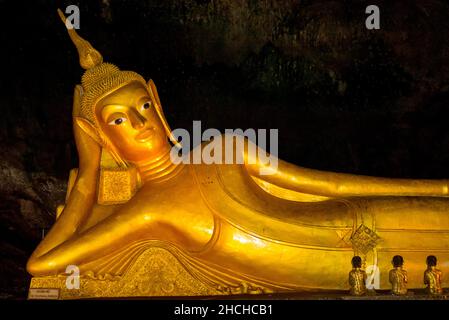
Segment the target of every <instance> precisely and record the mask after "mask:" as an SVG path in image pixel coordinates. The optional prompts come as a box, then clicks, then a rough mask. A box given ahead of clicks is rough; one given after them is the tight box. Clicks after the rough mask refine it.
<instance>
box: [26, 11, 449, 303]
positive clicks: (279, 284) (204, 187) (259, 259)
mask: <svg viewBox="0 0 449 320" xmlns="http://www.w3.org/2000/svg"><path fill="white" fill-rule="evenodd" d="M59 13H60V15H61V18H62V20H63V21H64V22H65V17H64V15H63V14H62V12H59ZM68 33H69V36H70V38H71V40H72V41H73V43H74V44H75V46H76V48H77V50H78V53H79V59H80V64H81V67H83V68H84V69H85V70H86V71H85V72H84V74H83V76H82V78H81V84H80V85H77V86H76V87H75V90H74V98H73V130H74V136H75V141H76V145H77V149H78V156H79V168H77V169H73V170H72V171H71V172H70V176H69V182H68V189H67V196H66V201H65V204H64V205H62V206H60V207H59V208H58V210H57V215H56V216H57V218H56V221H55V224H54V226H53V227H52V229H51V230H50V232H49V233H48V234H47V235H46V236H45V238H44V239H43V240H42V242H41V243H40V244H39V246H38V247H37V248H36V249H35V251H34V252H33V254H32V256H31V257H30V258H29V261H28V264H27V270H28V272H29V273H30V274H32V275H33V279H32V281H31V285H30V290H33V289H37V288H56V289H57V290H59V298H61V299H68V298H80V297H129V296H182V295H220V294H221V295H222V294H242V293H256V294H257V293H264V292H292V291H299V290H345V289H346V288H347V281H348V278H347V276H348V273H347V268H346V265H347V261H349V260H350V259H351V258H352V257H353V256H354V255H358V253H359V252H360V253H363V255H364V256H366V261H367V263H368V265H369V266H375V267H376V268H377V270H378V269H379V268H380V269H382V268H388V267H389V266H388V261H389V255H390V252H391V251H392V250H395V251H396V252H401V253H403V254H404V255H406V257H407V262H408V267H409V268H410V269H409V270H410V274H411V276H410V281H409V285H411V286H413V287H416V288H418V287H421V286H422V270H421V264H422V260H423V257H422V252H426V251H428V250H434V251H438V252H441V255H440V259H441V261H444V264H442V265H444V266H447V265H449V242H448V241H443V240H441V241H440V240H439V239H447V238H448V237H449V231H448V230H449V214H448V212H449V198H448V195H449V192H448V190H449V188H448V180H409V179H389V178H377V177H367V176H358V175H351V174H343V173H333V172H323V171H319V170H312V169H306V168H302V167H298V166H296V165H293V164H290V163H287V162H284V161H281V160H279V161H278V165H277V167H276V168H272V170H271V174H268V175H267V174H261V170H262V169H264V168H266V164H265V163H264V162H263V161H260V159H259V158H256V159H250V160H252V161H248V160H249V156H250V155H249V154H248V153H247V151H246V150H247V148H246V147H248V146H250V145H251V142H250V141H249V140H248V139H243V138H241V139H240V140H239V141H240V143H243V144H244V145H245V146H246V147H245V148H244V149H243V150H241V149H237V147H236V145H237V143H235V144H234V154H237V153H238V154H239V155H241V156H242V157H243V158H244V159H245V162H244V163H243V164H240V163H234V164H217V163H213V164H206V163H200V164H183V163H180V164H176V163H174V162H173V161H171V158H170V152H171V150H172V145H173V144H175V145H178V142H177V141H176V138H175V137H174V135H173V134H172V131H171V130H170V127H169V125H168V123H167V121H166V118H165V116H164V112H163V110H162V106H161V101H160V99H159V95H158V92H157V89H156V86H155V84H154V82H153V81H152V80H149V81H145V80H144V78H143V77H142V76H140V75H139V74H137V73H135V72H131V71H122V70H120V69H119V68H118V67H117V66H115V65H113V64H111V63H107V62H103V57H102V55H101V54H100V53H99V52H98V51H97V50H95V49H94V48H93V47H92V46H91V44H90V43H89V42H87V41H86V40H84V39H83V38H81V37H80V36H79V35H78V34H77V33H76V31H75V29H71V28H68ZM235 139H236V140H237V138H235ZM217 141H219V140H218V139H217ZM217 143H218V142H216V140H215V139H214V140H213V141H211V142H205V143H203V144H202V145H199V146H198V147H195V148H194V149H193V150H192V151H191V152H192V153H193V154H195V152H196V151H197V150H200V151H201V150H206V149H207V150H209V151H210V150H211V148H210V147H211V145H212V146H214V147H217V148H221V147H222V145H220V144H217ZM214 150H215V149H214ZM263 152H264V151H263ZM317 261H319V263H316V262H317ZM69 266H70V268H68V267H69ZM66 270H79V279H80V285H79V289H77V288H75V289H73V288H72V289H69V288H67V287H66V282H65V281H66V278H67V275H66V274H65V272H66ZM448 271H449V270H448ZM74 272H75V271H74ZM357 277H361V273H360V274H359V275H357ZM357 279H359V280H357V281H360V283H359V285H360V286H361V284H362V282H363V281H361V278H357ZM405 279H406V278H405V272H403V271H402V270H401V269H395V270H394V271H393V272H392V273H391V280H392V283H393V284H394V287H395V288H396V289H395V290H396V291H397V292H402V291H403V290H404V289H403V288H404V285H405ZM445 284H446V285H448V283H445ZM443 285H444V283H443ZM388 286H389V284H388V279H383V278H382V279H381V283H380V287H381V289H382V288H387V287H388ZM30 292H31V291H30Z"/></svg>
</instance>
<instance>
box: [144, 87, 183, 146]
mask: <svg viewBox="0 0 449 320" xmlns="http://www.w3.org/2000/svg"><path fill="white" fill-rule="evenodd" d="M147 85H148V90H149V92H150V95H151V98H152V99H153V101H155V103H156V105H155V109H156V112H157V114H158V116H159V119H161V122H162V125H163V126H164V129H165V133H166V134H167V136H168V138H169V139H170V141H171V142H172V143H173V144H174V145H175V146H176V147H177V148H179V149H181V144H180V143H179V142H178V141H177V140H176V138H175V136H174V135H173V133H172V131H171V129H170V126H169V125H168V122H167V119H166V118H165V115H164V112H163V111H162V105H161V100H160V99H159V94H158V93H157V89H156V85H155V84H154V82H153V80H151V79H150V80H148V82H147Z"/></svg>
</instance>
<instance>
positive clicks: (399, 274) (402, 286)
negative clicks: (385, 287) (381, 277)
mask: <svg viewBox="0 0 449 320" xmlns="http://www.w3.org/2000/svg"><path fill="white" fill-rule="evenodd" d="M392 263H393V267H394V269H391V270H390V283H391V293H392V294H394V295H397V296H403V295H406V294H407V292H408V290H407V282H408V276H407V271H406V270H404V269H403V265H404V258H402V256H394V257H393V261H392Z"/></svg>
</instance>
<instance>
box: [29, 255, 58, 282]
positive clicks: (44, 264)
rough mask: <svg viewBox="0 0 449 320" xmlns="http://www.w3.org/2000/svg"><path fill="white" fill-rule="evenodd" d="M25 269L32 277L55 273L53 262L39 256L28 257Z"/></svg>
mask: <svg viewBox="0 0 449 320" xmlns="http://www.w3.org/2000/svg"><path fill="white" fill-rule="evenodd" d="M26 270H27V272H28V273H29V274H31V275H32V276H33V277H42V276H49V275H53V274H55V268H54V263H53V262H52V261H49V260H47V259H44V258H41V257H33V256H31V258H30V259H28V262H27V265H26Z"/></svg>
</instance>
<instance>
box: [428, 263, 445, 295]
mask: <svg viewBox="0 0 449 320" xmlns="http://www.w3.org/2000/svg"><path fill="white" fill-rule="evenodd" d="M441 278H442V272H441V271H440V270H438V269H437V258H436V257H435V256H428V257H427V270H426V271H424V284H425V285H426V287H427V293H429V294H430V295H440V294H442V293H443V288H441Z"/></svg>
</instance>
